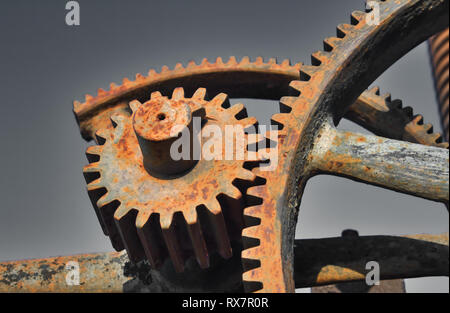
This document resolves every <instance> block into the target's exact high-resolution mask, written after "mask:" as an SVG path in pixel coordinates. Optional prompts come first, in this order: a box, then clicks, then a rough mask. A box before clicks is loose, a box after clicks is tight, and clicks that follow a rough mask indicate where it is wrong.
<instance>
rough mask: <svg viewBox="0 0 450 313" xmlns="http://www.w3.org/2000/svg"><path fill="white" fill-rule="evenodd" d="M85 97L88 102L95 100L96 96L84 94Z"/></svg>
mask: <svg viewBox="0 0 450 313" xmlns="http://www.w3.org/2000/svg"><path fill="white" fill-rule="evenodd" d="M84 99H85V101H86V102H91V101H92V100H94V97H93V96H91V95H90V94H86V95H85V96H84Z"/></svg>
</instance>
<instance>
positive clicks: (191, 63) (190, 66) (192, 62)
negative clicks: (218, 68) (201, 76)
mask: <svg viewBox="0 0 450 313" xmlns="http://www.w3.org/2000/svg"><path fill="white" fill-rule="evenodd" d="M196 66H197V64H196V63H195V61H194V60H190V61H189V62H188V64H187V68H189V69H190V68H193V67H196Z"/></svg>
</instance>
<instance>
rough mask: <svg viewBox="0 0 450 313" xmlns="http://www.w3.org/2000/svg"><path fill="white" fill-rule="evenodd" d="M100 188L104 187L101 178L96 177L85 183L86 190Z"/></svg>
mask: <svg viewBox="0 0 450 313" xmlns="http://www.w3.org/2000/svg"><path fill="white" fill-rule="evenodd" d="M101 188H104V187H103V182H102V179H101V178H97V179H95V180H93V181H91V182H90V183H88V184H87V190H88V191H93V190H98V189H101ZM96 205H97V204H96Z"/></svg>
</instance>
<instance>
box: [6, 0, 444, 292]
mask: <svg viewBox="0 0 450 313" xmlns="http://www.w3.org/2000/svg"><path fill="white" fill-rule="evenodd" d="M65 3H66V1H61V0H60V1H56V0H53V1H51V0H46V1H31V0H30V1H18V0H14V1H13V0H9V1H6V0H4V1H1V3H0V73H1V75H0V88H1V104H0V136H1V148H0V151H1V153H0V169H1V176H0V184H1V186H0V187H1V188H0V197H1V202H0V214H1V215H0V260H1V261H6V260H15V259H23V258H38V257H48V256H56V255H68V254H77V253H86V252H102V251H111V250H112V248H111V247H110V243H109V241H108V240H107V238H106V237H104V236H103V234H102V233H101V230H100V226H99V225H98V222H97V219H96V217H95V215H94V211H93V209H92V208H91V205H90V202H89V200H88V197H87V194H86V191H85V182H84V179H83V177H82V172H81V169H82V167H83V165H85V164H86V163H87V161H86V160H85V156H84V150H85V148H86V146H87V145H88V144H87V143H85V142H84V141H83V140H82V139H81V137H80V135H79V132H78V127H77V125H76V123H75V119H74V117H73V114H72V104H71V103H72V101H73V100H75V99H78V100H83V99H84V94H85V93H94V92H95V91H96V89H97V88H99V87H103V88H107V87H108V85H109V83H110V82H116V83H120V82H121V80H122V78H123V77H130V78H132V77H134V74H136V73H146V72H147V70H148V69H150V68H156V69H160V68H161V66H162V65H168V66H170V67H173V66H174V65H175V63H177V62H183V63H184V64H186V63H187V62H188V61H189V60H191V59H192V60H195V61H200V60H201V59H202V58H203V57H208V58H210V59H212V60H213V59H215V58H216V57H217V56H222V57H224V58H228V57H229V56H231V55H234V56H236V57H238V58H239V57H242V56H245V55H249V56H252V57H256V56H258V55H262V56H264V57H267V58H268V57H277V58H278V59H279V60H281V59H284V58H290V59H291V60H292V61H293V62H300V61H302V62H305V63H306V62H309V60H310V57H309V55H310V53H311V52H313V51H315V50H318V49H321V48H322V40H323V39H324V38H325V37H328V36H333V35H335V28H336V25H338V24H339V23H342V22H348V21H349V14H350V12H351V11H353V10H356V9H359V10H362V9H363V8H364V2H363V1H362V0H341V1H335V0H321V1H317V0H302V1H299V0H298V1H261V0H259V1H249V0H246V1H230V0H229V1H159V2H157V1H137V0H136V1H118V0H108V1H106V0H102V1H101V0H89V1H86V0H82V1H79V3H80V5H81V26H78V27H69V26H67V25H66V24H65V14H66V11H65ZM376 83H377V84H378V85H380V86H381V88H382V91H390V92H392V94H393V96H394V97H398V98H401V99H403V100H404V103H406V104H408V105H411V106H413V107H414V109H415V111H416V112H420V113H424V115H425V118H426V120H427V121H429V122H431V123H433V124H434V125H435V127H437V128H438V129H439V119H438V112H437V105H436V103H435V98H434V90H433V86H432V80H431V72H430V66H429V60H428V55H427V47H426V45H421V46H419V47H418V48H416V49H415V50H414V51H412V52H411V53H409V54H408V55H407V56H406V57H405V58H403V59H402V60H401V61H399V62H398V63H397V64H396V65H395V66H393V67H392V68H390V69H389V70H388V71H387V72H386V73H385V74H383V75H382V77H380V79H379V80H378V81H377V82H376ZM241 100H242V99H241ZM242 102H244V103H245V104H247V105H248V107H249V110H248V111H249V113H250V114H253V115H256V116H257V117H258V118H260V119H261V120H262V121H267V120H268V116H269V115H270V113H274V112H276V111H277V103H276V102H275V101H249V100H245V99H244V100H242ZM256 108H258V110H257V109H256ZM261 108H263V109H261ZM340 128H345V129H351V130H358V127H356V126H354V125H352V124H351V123H350V122H343V123H342V124H341V125H340ZM299 221H300V222H299V226H298V232H297V237H298V238H312V237H332V236H339V235H340V233H341V231H342V230H343V229H345V228H354V229H357V230H358V231H359V232H360V234H361V235H370V234H409V233H423V232H429V233H441V232H446V231H448V228H449V227H448V226H449V223H448V213H447V211H446V209H445V208H444V206H442V205H439V204H435V203H432V202H429V201H425V200H422V199H419V198H415V197H410V196H405V195H401V194H397V193H394V192H391V191H386V190H382V189H380V188H376V187H371V186H366V185H364V184H360V183H355V182H351V181H348V180H345V179H342V178H336V177H331V176H321V177H316V178H314V179H312V180H311V181H310V182H309V184H308V186H307V188H306V191H305V196H304V199H303V203H302V208H301V213H300V219H299ZM407 289H408V291H410V292H414V291H422V292H432V291H439V292H448V278H423V279H413V280H408V281H407ZM303 291H305V290H303ZM306 291H307V290H306Z"/></svg>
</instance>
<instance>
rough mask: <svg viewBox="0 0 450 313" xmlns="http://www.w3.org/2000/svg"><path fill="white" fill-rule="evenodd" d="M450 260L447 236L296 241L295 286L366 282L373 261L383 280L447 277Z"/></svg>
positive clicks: (365, 237)
mask: <svg viewBox="0 0 450 313" xmlns="http://www.w3.org/2000/svg"><path fill="white" fill-rule="evenodd" d="M305 256H308V257H305ZM448 257H449V250H448V233H445V234H441V235H425V234H424V235H413V236H402V237H396V236H361V237H335V238H326V239H302V240H296V241H295V285H296V287H297V288H301V287H309V286H318V285H328V284H334V283H343V282H352V281H365V279H366V275H367V273H368V272H369V270H368V269H366V264H367V263H368V262H370V261H376V262H378V264H379V265H380V279H382V280H385V279H397V278H415V277H424V276H448V275H449V273H448V272H449V263H448Z"/></svg>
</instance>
